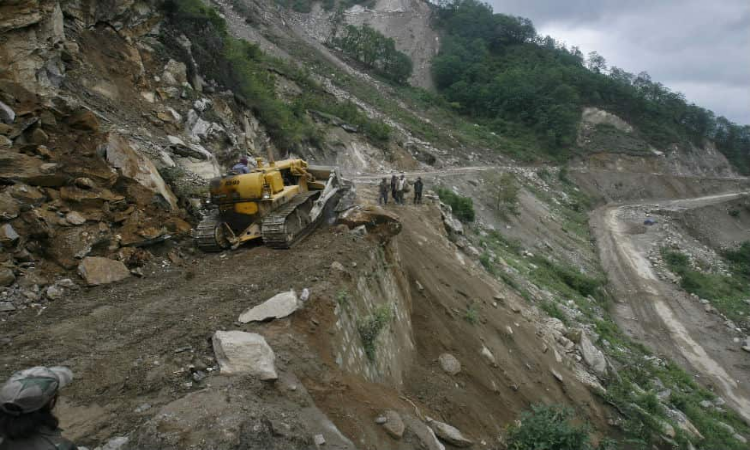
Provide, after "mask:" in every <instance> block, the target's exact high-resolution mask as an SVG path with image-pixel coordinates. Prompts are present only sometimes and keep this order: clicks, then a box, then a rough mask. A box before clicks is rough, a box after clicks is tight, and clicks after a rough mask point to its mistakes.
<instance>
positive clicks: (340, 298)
mask: <svg viewBox="0 0 750 450" xmlns="http://www.w3.org/2000/svg"><path fill="white" fill-rule="evenodd" d="M349 300H350V297H349V291H348V290H346V289H341V290H339V291H338V292H337V293H336V303H338V304H339V306H341V307H342V308H343V307H346V306H347V305H349Z"/></svg>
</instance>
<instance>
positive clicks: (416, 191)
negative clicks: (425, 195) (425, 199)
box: [414, 180, 424, 194]
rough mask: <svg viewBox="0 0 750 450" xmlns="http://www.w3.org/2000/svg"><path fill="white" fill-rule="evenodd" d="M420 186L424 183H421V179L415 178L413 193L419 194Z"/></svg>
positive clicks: (420, 191)
mask: <svg viewBox="0 0 750 450" xmlns="http://www.w3.org/2000/svg"><path fill="white" fill-rule="evenodd" d="M422 186H424V184H423V183H422V180H417V181H415V182H414V193H415V194H421V193H422Z"/></svg>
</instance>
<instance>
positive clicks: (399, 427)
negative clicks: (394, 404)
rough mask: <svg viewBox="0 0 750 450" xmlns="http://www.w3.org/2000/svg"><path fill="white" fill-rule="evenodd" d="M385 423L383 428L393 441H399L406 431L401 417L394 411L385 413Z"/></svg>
mask: <svg viewBox="0 0 750 450" xmlns="http://www.w3.org/2000/svg"><path fill="white" fill-rule="evenodd" d="M384 415H385V423H384V424H383V428H384V429H385V431H386V432H387V433H388V434H390V435H391V437H393V438H394V439H401V438H402V437H403V436H404V431H406V425H404V421H403V420H401V416H400V415H399V414H398V413H397V412H396V411H391V410H388V411H386V412H385V414H384Z"/></svg>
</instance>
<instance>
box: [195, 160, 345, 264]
mask: <svg viewBox="0 0 750 450" xmlns="http://www.w3.org/2000/svg"><path fill="white" fill-rule="evenodd" d="M256 161H257V167H256V168H255V169H253V170H252V171H251V172H250V173H246V174H240V175H232V174H229V175H225V176H223V177H220V178H215V179H213V180H211V181H210V184H209V191H210V195H211V198H210V203H211V204H212V206H214V207H215V209H213V210H212V212H211V213H210V214H209V215H208V216H206V217H205V218H204V219H203V220H202V221H201V222H200V223H199V224H198V227H197V228H196V229H195V231H194V234H193V238H194V241H195V244H196V245H197V247H198V248H199V249H201V250H203V251H206V252H219V251H222V250H226V249H229V248H237V247H238V246H239V245H241V244H243V243H245V242H248V241H252V240H258V239H262V240H263V243H264V244H265V245H267V246H270V247H273V248H289V247H291V246H292V245H294V244H295V243H296V242H298V241H299V240H300V239H302V238H303V237H304V236H305V235H307V234H309V233H310V232H311V231H312V230H313V229H314V228H315V226H316V225H317V224H318V223H319V222H320V220H321V219H322V218H323V216H324V213H325V211H326V210H327V208H326V207H327V206H328V205H331V204H333V200H335V199H337V198H339V197H340V195H341V193H342V192H343V190H344V189H345V183H344V180H343V179H342V178H341V177H340V176H339V174H338V172H337V171H336V170H335V169H332V168H329V167H313V166H309V165H308V164H307V162H305V161H304V160H302V159H286V160H283V161H274V160H273V159H269V161H268V162H266V163H264V162H263V160H262V159H261V158H258V159H257V160H256Z"/></svg>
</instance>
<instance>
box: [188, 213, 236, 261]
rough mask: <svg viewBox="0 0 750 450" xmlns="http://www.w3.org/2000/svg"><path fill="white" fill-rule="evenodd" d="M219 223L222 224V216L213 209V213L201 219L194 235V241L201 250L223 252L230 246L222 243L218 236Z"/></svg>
mask: <svg viewBox="0 0 750 450" xmlns="http://www.w3.org/2000/svg"><path fill="white" fill-rule="evenodd" d="M219 225H221V218H220V217H219V212H218V211H213V212H212V213H211V215H209V216H206V217H204V218H203V220H201V221H200V223H199V224H198V226H197V227H196V228H195V234H194V235H193V241H194V242H195V245H196V246H197V247H198V248H199V249H200V250H202V251H204V252H221V251H223V250H226V249H227V248H228V246H227V245H222V244H221V243H220V242H219V241H218V240H217V238H216V227H218V226H219Z"/></svg>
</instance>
